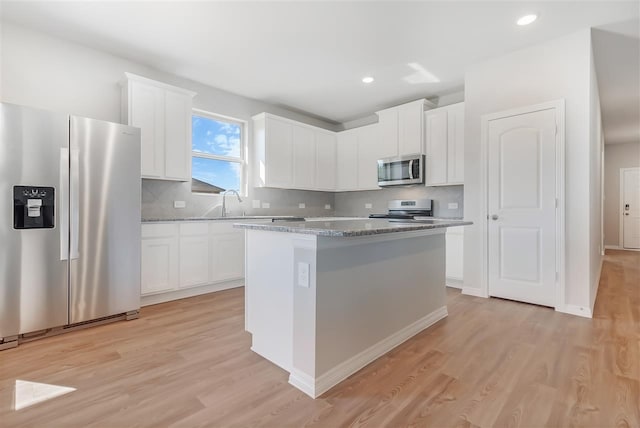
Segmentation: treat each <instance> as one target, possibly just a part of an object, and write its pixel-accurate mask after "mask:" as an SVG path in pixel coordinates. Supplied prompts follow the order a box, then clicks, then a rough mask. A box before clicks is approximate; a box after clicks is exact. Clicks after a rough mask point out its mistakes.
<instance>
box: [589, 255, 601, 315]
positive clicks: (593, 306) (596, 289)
mask: <svg viewBox="0 0 640 428" xmlns="http://www.w3.org/2000/svg"><path fill="white" fill-rule="evenodd" d="M603 262H604V259H603V258H602V257H600V262H599V265H598V273H597V275H596V278H595V281H596V283H595V285H594V286H592V287H591V289H592V290H593V289H594V288H595V290H594V292H593V293H591V302H590V307H591V317H593V309H594V308H595V306H596V298H597V297H598V289H599V288H600V277H601V276H602V263H603ZM591 317H590V318H591Z"/></svg>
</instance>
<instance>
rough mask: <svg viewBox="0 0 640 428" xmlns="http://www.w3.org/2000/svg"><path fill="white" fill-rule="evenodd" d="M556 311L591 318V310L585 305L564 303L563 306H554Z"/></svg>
mask: <svg viewBox="0 0 640 428" xmlns="http://www.w3.org/2000/svg"><path fill="white" fill-rule="evenodd" d="M556 311H558V312H562V313H564V314H570V315H577V316H579V317H585V318H593V311H592V310H591V309H589V308H587V307H585V306H578V305H564V308H561V309H558V308H556Z"/></svg>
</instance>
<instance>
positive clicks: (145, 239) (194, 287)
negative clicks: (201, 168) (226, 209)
mask: <svg viewBox="0 0 640 428" xmlns="http://www.w3.org/2000/svg"><path fill="white" fill-rule="evenodd" d="M256 221H257V220H256ZM269 221H270V220H269ZM235 222H237V220H228V221H224V220H213V221H198V222H171V223H147V224H143V225H142V278H141V282H142V285H141V293H142V305H143V306H144V305H149V304H155V303H161V302H166V301H170V300H175V299H181V298H184V297H190V296H195V295H198V294H203V293H209V292H212V291H219V290H224V289H226V288H232V287H237V286H240V285H242V282H241V280H242V279H243V278H244V231H243V230H242V229H235V228H234V227H233V223H235ZM257 222H260V221H257Z"/></svg>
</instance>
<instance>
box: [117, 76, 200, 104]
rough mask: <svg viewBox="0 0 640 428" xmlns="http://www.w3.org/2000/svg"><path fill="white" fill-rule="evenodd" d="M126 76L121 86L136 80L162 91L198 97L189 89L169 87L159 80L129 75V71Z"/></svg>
mask: <svg viewBox="0 0 640 428" xmlns="http://www.w3.org/2000/svg"><path fill="white" fill-rule="evenodd" d="M124 76H125V80H124V81H121V82H120V84H121V85H122V86H124V85H125V84H126V82H127V81H129V80H135V81H137V82H142V83H145V84H147V85H152V86H155V87H157V88H162V89H166V90H169V91H173V92H179V93H182V94H186V95H189V96H191V97H192V98H193V97H195V96H196V95H198V93H197V92H193V91H190V90H188V89H184V88H180V87H178V86H173V85H169V84H168V83H164V82H160V81H157V80H153V79H149V78H148V77H143V76H139V75H137V74H133V73H129V72H128V71H125V72H124Z"/></svg>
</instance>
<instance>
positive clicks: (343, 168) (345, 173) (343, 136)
mask: <svg viewBox="0 0 640 428" xmlns="http://www.w3.org/2000/svg"><path fill="white" fill-rule="evenodd" d="M337 152H338V190H357V188H358V135H357V134H356V132H355V131H354V130H348V131H343V132H340V133H339V134H338V149H337Z"/></svg>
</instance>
